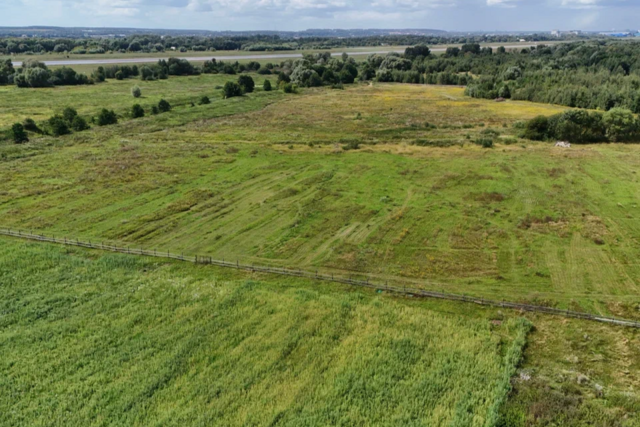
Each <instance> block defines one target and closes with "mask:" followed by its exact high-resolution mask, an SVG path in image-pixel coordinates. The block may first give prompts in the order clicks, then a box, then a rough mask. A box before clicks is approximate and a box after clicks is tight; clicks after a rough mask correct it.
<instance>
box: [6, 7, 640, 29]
mask: <svg viewBox="0 0 640 427" xmlns="http://www.w3.org/2000/svg"><path fill="white" fill-rule="evenodd" d="M25 25H55V26H77V27H85V26H93V27H98V26H100V27H140V28H173V29H202V30H304V29H308V28H434V29H443V30H460V31H473V30H484V31H493V30H505V31H506V30H523V31H530V30H552V29H564V30H568V29H581V30H613V29H616V30H622V29H638V28H640V0H374V1H367V0H355V1H349V0H0V26H25Z"/></svg>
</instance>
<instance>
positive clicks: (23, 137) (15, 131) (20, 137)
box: [11, 123, 29, 144]
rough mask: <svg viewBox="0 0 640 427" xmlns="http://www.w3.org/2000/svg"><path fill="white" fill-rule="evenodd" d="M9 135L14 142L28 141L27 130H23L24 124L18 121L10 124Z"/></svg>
mask: <svg viewBox="0 0 640 427" xmlns="http://www.w3.org/2000/svg"><path fill="white" fill-rule="evenodd" d="M11 137H12V138H13V142H15V143H16V144H22V143H23V142H29V138H28V137H27V132H25V131H24V126H22V124H20V123H16V124H14V125H13V126H11Z"/></svg>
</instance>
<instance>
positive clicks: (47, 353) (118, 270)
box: [0, 238, 530, 426]
mask: <svg viewBox="0 0 640 427" xmlns="http://www.w3.org/2000/svg"><path fill="white" fill-rule="evenodd" d="M1 243H2V244H1V245H0V283H2V290H3V296H2V299H0V311H1V312H2V313H3V314H2V317H0V424H2V425H7V426H8V425H31V426H39V425H43V426H44V425H47V426H53V425H64V426H73V425H78V426H89V425H227V426H232V425H255V426H267V425H279V426H287V425H291V426H294V425H295V426H300V425H306V426H316V425H317V426H324V425H362V426H370V425H371V426H373V425H376V426H384V425H389V426H391V425H399V424H401V425H424V426H427V425H429V426H433V425H460V426H489V425H494V424H495V422H496V420H497V416H498V411H499V409H500V407H501V404H502V403H503V402H504V400H505V398H506V393H507V392H508V385H509V380H510V377H511V375H512V374H513V372H514V371H515V363H517V362H518V361H519V358H520V354H521V350H522V346H523V345H524V342H525V336H526V334H527V332H528V330H529V328H530V324H529V323H528V322H527V321H526V320H524V319H518V318H512V319H509V320H508V321H505V322H502V323H500V322H498V323H496V322H493V323H492V322H491V321H490V319H489V318H486V317H483V316H482V315H477V316H468V315H467V316H464V315H461V314H457V313H456V314H447V313H439V312H437V311H430V310H424V309H423V308H422V307H421V306H420V305H419V304H414V303H412V302H410V301H409V302H406V303H405V302H403V301H399V300H395V299H392V298H387V297H385V296H383V295H377V294H371V293H369V294H366V293H361V292H348V291H347V292H345V290H344V289H340V288H338V287H335V286H318V285H317V284H314V283H309V282H306V281H302V280H299V279H289V280H284V281H283V280H282V279H278V280H277V281H276V280H273V279H266V278H262V277H247V276H246V275H244V274H242V273H236V272H234V271H231V272H230V271H228V270H227V271H223V270H219V269H216V268H210V267H198V266H192V265H184V264H182V265H180V264H179V263H174V262H158V261H157V260H151V259H144V258H136V257H128V256H126V255H113V254H100V253H95V252H93V253H91V252H88V251H85V250H77V249H73V248H65V247H59V246H49V245H38V244H33V243H23V242H18V241H15V240H10V239H4V238H3V239H2V242H1Z"/></svg>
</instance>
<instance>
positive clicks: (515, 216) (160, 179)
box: [0, 76, 640, 317]
mask: <svg viewBox="0 0 640 427" xmlns="http://www.w3.org/2000/svg"><path fill="white" fill-rule="evenodd" d="M221 78H224V76H199V77H193V78H172V79H169V80H167V81H162V82H150V83H149V84H148V86H147V87H143V93H145V94H146V95H145V96H149V97H150V98H151V99H155V98H157V97H159V96H160V94H158V93H157V92H160V93H161V94H162V96H165V95H166V93H167V92H166V90H167V88H168V87H171V85H174V86H175V87H176V88H177V87H178V82H181V81H185V84H186V85H191V86H192V87H194V88H195V87H199V88H204V87H207V86H208V85H210V83H208V82H209V81H210V80H211V79H214V80H215V79H221ZM227 78H233V77H232V76H231V77H229V76H227ZM215 81H216V82H219V81H220V80H215ZM205 82H206V83H205ZM156 83H157V84H158V85H157V86H154V85H155V84H156ZM129 85H130V84H128V83H127V82H125V83H121V84H113V85H112V84H111V83H109V85H107V86H105V87H106V88H108V89H112V88H113V90H114V95H113V96H111V97H110V98H112V102H113V103H114V104H113V105H116V104H120V105H121V109H126V108H129V107H127V106H126V103H127V102H129V103H133V102H134V100H133V98H130V100H129V101H126V96H127V93H128V87H129ZM96 87H98V86H96ZM71 90H76V91H83V90H85V88H73V89H71ZM89 90H92V88H89ZM176 90H177V89H176ZM212 90H213V89H212ZM56 91H59V92H60V93H69V92H67V90H66V89H62V90H59V88H55V89H52V93H53V94H55V93H56ZM156 91H157V92H156ZM213 91H215V90H213ZM31 93H33V92H23V95H22V97H21V102H22V104H20V103H17V104H16V105H15V107H13V110H12V112H11V117H12V120H13V119H15V118H16V117H19V116H21V115H24V116H27V115H31V111H33V110H35V109H37V108H38V107H39V105H42V106H43V108H44V106H45V105H50V102H48V101H47V100H40V99H39V98H38V97H37V96H35V94H34V96H33V97H31ZM207 93H211V92H207ZM169 95H170V94H169ZM106 98H109V97H108V96H106ZM191 98H196V96H195V95H194V94H193V93H191V92H189V97H187V98H185V97H184V96H182V97H181V98H179V99H181V100H182V101H181V102H182V106H180V107H178V108H176V109H174V111H172V112H171V113H168V114H164V115H158V116H151V117H146V118H144V119H140V120H129V121H122V122H121V123H120V124H118V125H116V126H110V127H104V128H95V129H93V130H91V131H88V132H82V133H77V134H74V135H71V136H67V137H63V138H58V139H53V138H48V137H45V138H41V139H40V140H38V141H37V142H34V143H30V144H25V145H24V146H16V145H6V146H3V147H2V148H1V149H0V156H2V158H4V159H5V161H3V162H2V164H1V165H0V180H2V182H3V191H2V193H0V215H2V218H3V221H2V224H1V225H2V226H8V227H14V228H28V229H34V230H39V231H42V232H50V233H57V234H59V235H68V236H73V237H81V238H89V239H95V240H106V241H114V242H120V243H125V244H131V245H140V246H143V247H146V248H149V249H153V248H159V249H167V250H171V251H175V252H180V251H183V252H185V253H199V254H207V255H210V256H214V257H217V258H225V259H238V260H241V261H243V262H256V263H263V264H269V265H281V266H289V267H296V266H297V267H304V268H318V269H321V270H324V271H327V272H329V271H335V272H342V273H351V274H358V273H367V274H371V275H374V276H376V277H378V278H380V279H385V280H390V281H395V282H405V283H411V284H412V285H415V286H421V287H424V288H427V289H437V290H446V291H449V292H457V293H465V294H471V295H478V296H484V297H491V298H504V299H509V300H515V301H528V302H535V303H538V304H549V305H555V306H559V307H563V308H571V309H577V310H586V311H590V312H598V313H605V314H614V315H619V316H631V317H637V313H636V310H635V309H634V307H635V304H637V302H638V297H637V285H636V283H637V281H638V274H639V273H640V271H639V270H638V266H637V263H635V262H634V259H635V258H636V257H637V255H638V254H637V252H638V250H637V248H636V245H635V241H636V239H637V237H638V234H637V233H638V229H637V227H636V226H635V224H636V222H637V221H635V220H634V211H635V209H637V201H636V188H637V177H636V174H635V168H636V165H637V164H638V162H639V161H640V157H639V155H640V152H638V149H637V147H635V146H633V145H615V144H611V145H599V146H574V148H572V149H569V150H563V149H558V148H554V147H552V146H551V145H550V144H548V143H531V142H530V141H524V140H519V139H518V138H517V137H516V133H517V130H516V129H514V124H515V123H517V122H518V121H521V120H524V119H527V118H531V117H534V116H536V115H538V114H547V115H551V114H554V113H556V112H558V111H562V108H561V107H555V106H550V105H539V104H531V103H526V102H507V103H496V102H493V101H486V100H478V99H469V98H466V97H464V96H463V94H462V89H461V88H456V87H437V86H416V85H412V86H409V85H385V84H374V85H368V86H365V85H356V86H352V87H349V88H348V89H346V90H344V91H340V90H328V89H317V90H307V91H305V92H304V93H302V94H297V95H284V94H282V93H281V92H279V91H274V92H268V93H267V92H260V91H259V92H256V93H254V94H250V95H248V96H245V97H243V98H236V99H230V100H222V99H221V97H219V96H215V95H213V97H212V99H214V102H213V103H212V104H211V105H208V106H195V107H191V106H189V105H188V103H187V102H188V99H191ZM167 99H169V100H172V98H171V97H170V96H168V97H167ZM65 101H66V100H65ZM86 102H87V104H86V105H87V107H86V108H87V110H86V111H90V108H91V107H90V105H91V102H90V100H87V101H86ZM78 103H79V104H76V103H74V102H71V100H70V99H69V102H64V103H59V105H60V106H63V105H66V104H70V105H77V106H78V107H79V111H83V110H82V108H83V107H82V101H81V100H80V99H78ZM49 108H50V107H49ZM0 117H2V116H1V115H0ZM487 135H494V136H495V135H497V136H495V141H496V146H495V147H494V148H493V149H483V148H481V147H480V146H479V145H477V144H475V143H474V141H476V140H478V139H482V138H486V136H487ZM354 144H356V145H357V144H359V149H348V150H345V148H349V147H350V146H354ZM618 303H622V305H620V304H618Z"/></svg>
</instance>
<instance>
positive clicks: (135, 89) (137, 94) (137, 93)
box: [131, 85, 142, 98]
mask: <svg viewBox="0 0 640 427" xmlns="http://www.w3.org/2000/svg"><path fill="white" fill-rule="evenodd" d="M131 95H132V96H133V97H134V98H140V97H141V96H142V91H141V90H140V88H139V87H138V86H137V85H136V86H134V87H132V88H131Z"/></svg>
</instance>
